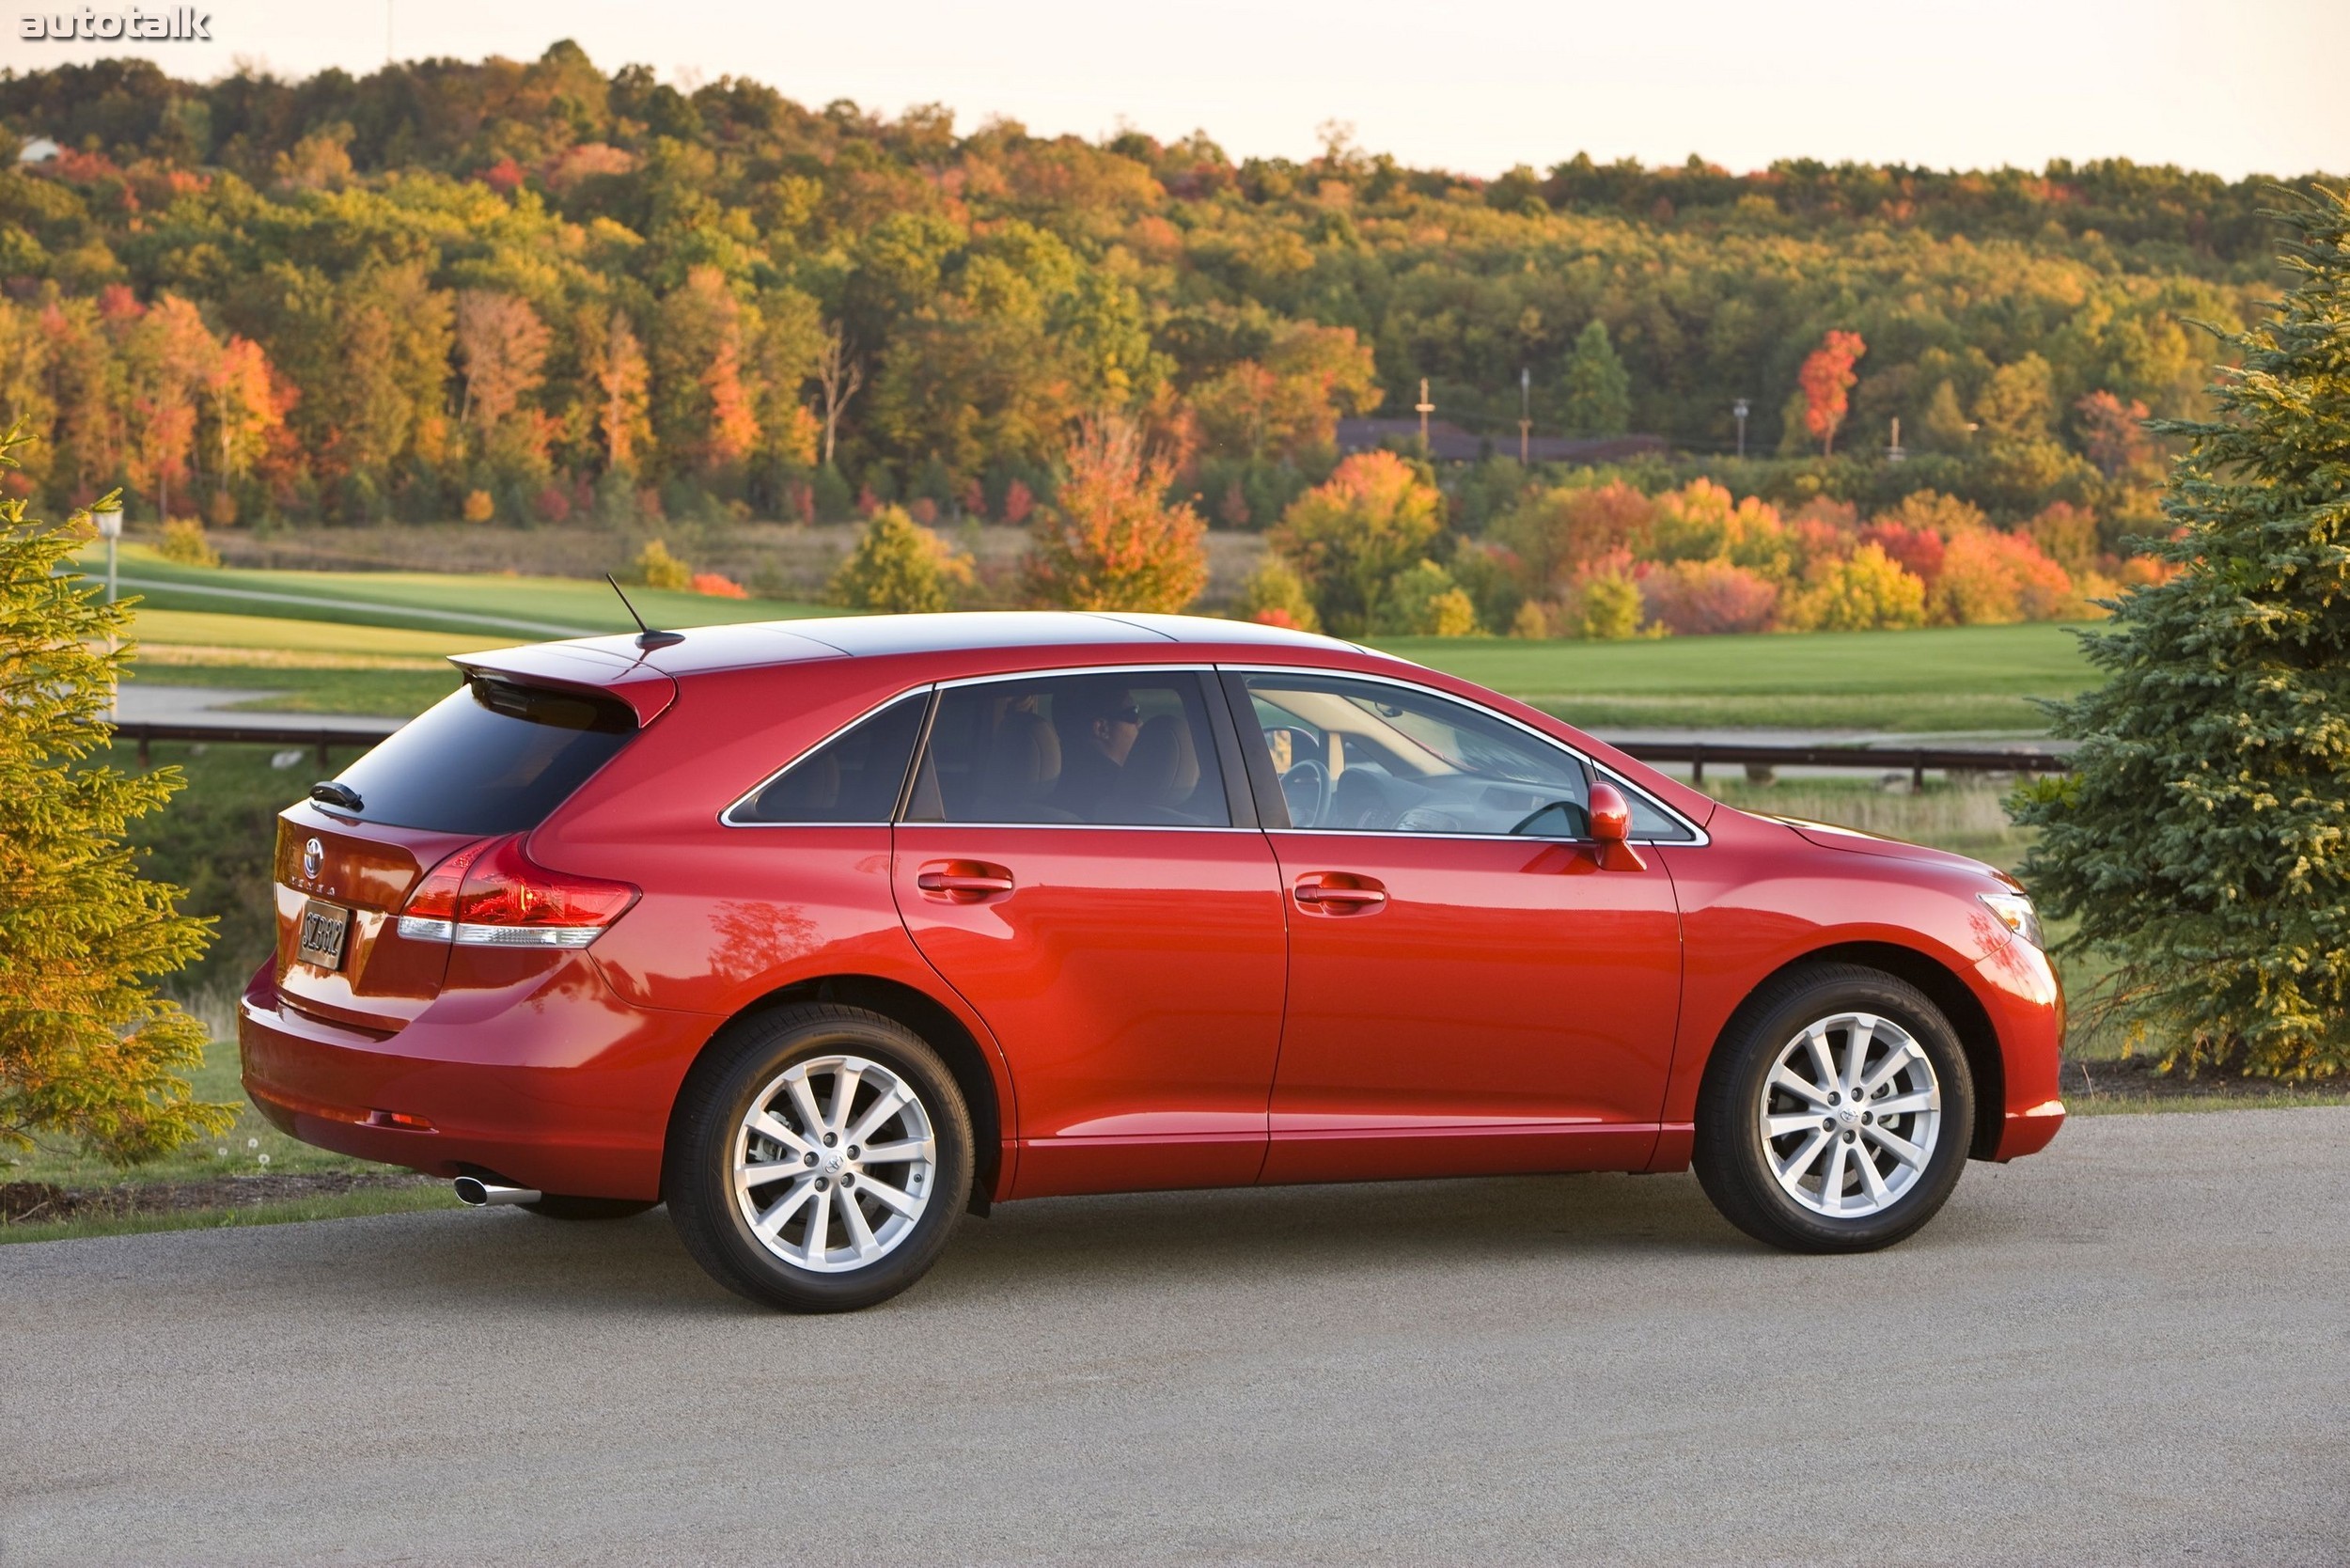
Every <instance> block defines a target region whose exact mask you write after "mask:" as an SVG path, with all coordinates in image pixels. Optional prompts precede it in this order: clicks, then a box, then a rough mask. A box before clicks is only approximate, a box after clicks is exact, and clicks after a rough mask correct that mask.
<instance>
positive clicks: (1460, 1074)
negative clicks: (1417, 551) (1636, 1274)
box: [1224, 670, 1695, 1181]
mask: <svg viewBox="0 0 2350 1568" xmlns="http://www.w3.org/2000/svg"><path fill="white" fill-rule="evenodd" d="M1224 679H1225V682H1226V686H1227V690H1228V692H1229V694H1230V698H1231V703H1232V707H1233V710H1234V712H1235V714H1236V715H1238V716H1241V720H1242V722H1241V724H1240V727H1239V728H1240V730H1241V735H1242V745H1243V746H1244V748H1245V749H1246V751H1247V752H1248V753H1249V757H1248V760H1249V763H1250V767H1251V770H1252V772H1253V773H1254V774H1255V776H1256V777H1257V778H1258V779H1259V780H1260V786H1261V787H1260V789H1259V798H1260V801H1261V807H1262V814H1263V815H1264V816H1265V817H1266V818H1267V819H1268V821H1267V837H1268V838H1269V839H1270V840H1271V842H1272V844H1273V846H1274V853H1275V855H1276V856H1277V858H1278V860H1279V862H1280V868H1281V877H1282V883H1283V886H1284V887H1285V889H1286V890H1287V896H1288V898H1289V902H1290V911H1289V912H1290V926H1291V935H1290V962H1289V994H1288V1002H1287V1008H1286V1013H1285V1024H1284V1027H1283V1034H1282V1043H1281V1058H1280V1063H1279V1068H1278V1071H1277V1074H1276V1076H1275V1080H1274V1090H1273V1101H1272V1146H1271V1149H1270V1152H1269V1154H1268V1157H1267V1161H1266V1167H1265V1173H1264V1180H1266V1181H1322V1180H1340V1179H1351V1178H1358V1177H1373V1176H1395V1175H1412V1174H1442V1173H1450V1172H1473V1171H1509V1170H1559V1169H1577V1168H1631V1167H1637V1166H1638V1165H1640V1164H1642V1163H1644V1161H1645V1160H1646V1158H1647V1155H1648V1152H1649V1150H1650V1149H1651V1148H1652V1147H1653V1143H1654V1140H1655V1137H1656V1135H1657V1131H1658V1125H1657V1118H1658V1115H1659V1113H1660V1110H1661V1107H1662V1104H1663V1100H1664V1091H1665V1080H1666V1074H1667V1072H1668V1069H1669V1067H1670V1065H1671V1057H1672V1043H1673V1028H1674V1024H1675V1021H1676V1016H1677V1013H1678V1010H1679V1006H1680V993H1681V937H1680V917H1679V913H1678V911H1677V909H1676V906H1675V903H1674V898H1673V888H1672V881H1671V878H1670V876H1669V874H1668V872H1667V870H1666V868H1665V866H1664V864H1663V858H1662V856H1659V855H1654V854H1653V853H1651V854H1647V855H1640V854H1638V853H1637V848H1636V853H1635V855H1632V856H1630V857H1624V858H1623V859H1622V860H1621V862H1620V863H1618V864H1614V865H1608V866H1604V865H1603V864H1602V861H1601V857H1600V856H1599V855H1598V854H1597V853H1596V852H1595V846H1593V845H1592V844H1591V843H1590V841H1589V840H1588V838H1587V833H1588V823H1589V819H1588V815H1587V808H1588V804H1589V800H1590V769H1589V766H1588V764H1587V763H1586V762H1585V761H1584V760H1582V759H1581V758H1579V757H1577V756H1575V754H1574V753H1573V752H1571V751H1569V750H1567V749H1566V748H1564V747H1563V746H1560V745H1558V744H1557V743H1555V742H1553V741H1551V740H1549V739H1548V738H1546V737H1543V736H1542V735H1540V734H1538V733H1536V732H1535V731H1533V730H1531V729H1527V728H1525V727H1523V726H1521V725H1518V724H1516V723H1514V722H1512V721H1511V720H1509V719H1506V718H1504V717H1502V716H1501V715H1499V714H1497V713H1492V712H1490V711H1488V710H1485V709H1482V708H1479V707H1476V706H1474V705H1472V704H1469V703H1465V702H1463V701H1460V700H1458V699H1456V698H1450V697H1448V696H1445V695H1443V694H1440V693H1437V692H1434V691H1430V690H1428V689H1426V688H1423V687H1418V686H1414V685H1409V684H1405V683H1402V682H1389V681H1384V680H1375V679H1370V678H1364V677H1355V676H1339V675H1332V674H1329V673H1326V672H1306V671H1292V672H1279V671H1269V670H1249V671H1233V672H1229V673H1227V674H1226V676H1225V677H1224ZM1252 721H1253V722H1252ZM1269 795H1270V796H1274V797H1277V798H1268V796H1269ZM1638 804H1639V806H1640V808H1641V809H1640V810H1639V811H1638V812H1637V815H1636V822H1637V823H1641V824H1643V825H1644V826H1645V828H1646V829H1647V831H1648V832H1649V833H1650V834H1652V835H1654V834H1659V833H1668V834H1673V835H1676V836H1684V835H1685V836H1686V837H1689V838H1694V837H1695V834H1694V832H1692V831H1690V830H1688V829H1687V828H1686V827H1685V824H1678V823H1674V822H1673V821H1672V820H1670V819H1669V815H1668V814H1667V813H1664V812H1663V811H1662V810H1661V808H1657V807H1656V806H1655V804H1654V803H1653V802H1648V801H1645V800H1642V801H1641V802H1639V803H1638ZM1636 862H1637V866H1636V864H1635V863H1636Z"/></svg>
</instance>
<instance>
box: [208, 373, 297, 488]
mask: <svg viewBox="0 0 2350 1568" xmlns="http://www.w3.org/2000/svg"><path fill="white" fill-rule="evenodd" d="M289 401H290V398H289V397H288V395H287V392H286V389H285V388H283V387H281V386H279V385H278V384H277V381H276V378H275V377H274V375H273V374H272V373H271V370H270V363H269V355H268V354H267V353H263V352H262V349H261V345H260V344H258V343H256V342H254V341H253V340H252V339H251V338H249V337H237V336H234V335H233V334H232V335H231V336H230V337H229V339H228V341H227V344H226V345H224V346H223V348H222V349H221V352H220V355H219V357H218V358H216V359H215V360H213V362H212V365H211V370H210V372H209V373H208V374H207V375H206V376H205V378H204V406H205V410H206V412H207V413H208V414H209V415H210V416H211V422H212V428H211V442H210V445H211V450H212V454H213V462H212V478H213V482H214V485H215V486H216V488H217V490H218V492H219V494H221V495H222V496H226V495H227V493H228V487H229V486H230V485H231V484H233V483H235V482H236V481H237V480H239V479H242V478H244V477H245V476H246V475H247V474H249V473H251V472H252V471H253V469H254V466H255V465H256V464H257V463H259V462H260V461H261V459H262V457H263V455H264V454H265V453H267V452H268V450H269V447H270V440H271V437H272V436H273V435H274V434H275V433H276V431H278V429H279V428H280V427H281V426H282V425H283V424H284V422H285V413H286V407H287V404H288V403H289Z"/></svg>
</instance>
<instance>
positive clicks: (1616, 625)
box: [1570, 566, 1641, 642]
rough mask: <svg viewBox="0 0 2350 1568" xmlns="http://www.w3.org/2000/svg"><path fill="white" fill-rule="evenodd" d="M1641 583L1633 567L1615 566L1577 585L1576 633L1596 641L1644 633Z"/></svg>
mask: <svg viewBox="0 0 2350 1568" xmlns="http://www.w3.org/2000/svg"><path fill="white" fill-rule="evenodd" d="M1640 603H1641V601H1640V585H1639V584H1638V583H1637V582H1635V581H1634V580H1633V577H1632V574H1631V572H1630V571H1629V570H1628V569H1627V568H1625V567H1622V566H1613V567H1608V568H1606V569H1604V570H1602V571H1598V572H1592V573H1591V574H1590V575H1589V576H1587V577H1585V578H1584V579H1583V580H1582V581H1581V582H1579V583H1577V584H1576V585H1575V597H1574V600H1573V602H1572V605H1571V609H1570V614H1571V617H1572V622H1573V624H1574V626H1575V635H1577V636H1581V637H1589V638H1590V639H1591V640H1592V641H1593V642H1622V641H1623V640H1624V639H1625V638H1626V637H1635V636H1637V635H1640Z"/></svg>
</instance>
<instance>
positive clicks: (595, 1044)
mask: <svg viewBox="0 0 2350 1568" xmlns="http://www.w3.org/2000/svg"><path fill="white" fill-rule="evenodd" d="M715 1024H716V1021H715V1020H713V1019H708V1018H703V1017H701V1016H699V1015H698V1014H695V1013H682V1012H663V1011H654V1010H650V1009H640V1008H632V1007H628V1006H626V1005H624V1004H622V1003H621V1002H619V1000H618V999H617V998H616V997H614V996H612V994H611V992H610V990H609V989H608V988H607V987H606V986H605V985H604V984H603V979H602V977H601V976H599V975H598V974H597V972H596V970H595V967H594V965H593V964H591V963H589V962H588V960H587V956H586V955H585V954H576V953H575V954H569V955H566V956H565V957H564V958H563V959H561V960H560V961H558V962H557V963H556V964H554V965H553V966H552V967H551V968H550V969H548V970H547V971H545V972H543V973H542V974H540V975H539V976H536V977H534V978H533V979H532V980H529V981H527V982H525V983H523V984H519V985H516V986H513V987H509V988H507V989H505V990H500V991H471V992H461V993H452V994H449V995H446V996H442V997H441V998H440V999H439V1000H437V1001H435V1002H434V1003H433V1004H432V1005H431V1006H430V1007H428V1008H426V1009H425V1011H423V1013H421V1014H420V1015H419V1016H417V1017H416V1018H415V1020H414V1021H413V1022H411V1023H409V1024H408V1025H407V1026H406V1027H403V1028H401V1029H400V1030H399V1032H398V1033H396V1034H394V1035H392V1036H390V1037H389V1038H388V1039H379V1038H377V1037H375V1036H373V1035H370V1034H367V1033H363V1032H360V1031H357V1030H353V1029H348V1028H343V1027H337V1026H336V1025H334V1024H331V1023H328V1022H326V1021H324V1020H322V1019H320V1018H317V1017H315V1016H312V1015H310V1014H307V1013H305V1012H301V1011H297V1010H295V1009H294V1008H292V1007H290V1006H288V1005H287V1004H286V1003H285V1001H284V1000H283V999H282V998H281V997H280V996H278V993H277V984H276V980H275V978H274V974H273V972H272V967H271V966H270V965H267V964H265V965H263V966H262V968H261V969H260V970H259V971H258V973H257V974H255V975H254V977H253V980H252V981H251V982H250V983H249V984H248V985H247V986H246V988H245V993H244V996H243V999H242V1000H241V1002H240V1004H239V1009H238V1020H237V1039H238V1043H239V1045H240V1046H241V1047H242V1048H243V1057H244V1088H245V1092H246V1093H247V1094H249V1095H251V1096H252V1098H253V1103H254V1104H255V1105H257V1106H258V1107H259V1108H260V1111H261V1114H262V1115H264V1116H266V1117H268V1118H269V1120H270V1121H272V1122H274V1123H275V1124H276V1125H277V1126H278V1127H280V1128H282V1129H284V1130H285V1131H286V1132H288V1133H290V1134H291V1135H292V1136H293V1137H298V1138H300V1139H302V1140H303V1141H304V1142H305V1143H312V1144H316V1145H318V1146H319V1147H320V1148H321V1149H332V1150H334V1151H336V1152H337V1153H343V1154H351V1155H354V1156H356V1157H358V1158H360V1159H367V1160H380V1161H382V1162H384V1164H386V1165H400V1166H407V1167H409V1168H412V1169H415V1170H421V1171H424V1172H426V1173H427V1174H429V1175H434V1176H452V1177H453V1176H456V1175H459V1174H461V1173H462V1172H463V1171H464V1170H466V1169H469V1168H470V1169H477V1170H486V1171H491V1172H494V1173H495V1174H497V1175H500V1176H503V1177H505V1178H507V1179H508V1180H509V1181H511V1182H514V1183H517V1184H521V1185H524V1186H529V1187H536V1188H538V1189H540V1191H542V1192H559V1193H567V1194H576V1195H579V1196H582V1197H593V1198H624V1199H635V1200H655V1199H658V1198H659V1197H660V1196H661V1154H662V1144H663V1140H664V1137H665V1135H666V1130H667V1125H668V1119H669V1108H670V1106H671V1105H672V1104H673V1103H674V1102H675V1100H676V1098H677V1090H678V1085H679V1083H680V1082H681V1081H682V1079H683V1077H684V1075H685V1071H686V1069H687V1068H688V1067H689V1066H690V1065H691V1064H692V1062H693V1059H694V1056H695V1053H696V1052H697V1051H698V1050H699V1049H700V1048H701V1045H702V1043H704V1042H705V1041H706V1040H708V1039H709V1037H710V1033H711V1031H712V1029H713V1027H715ZM393 1117H399V1118H406V1119H420V1120H421V1121H424V1122H426V1123H429V1125H430V1129H431V1130H429V1131H427V1130H423V1129H419V1128H415V1127H413V1126H402V1125H398V1124H395V1123H393V1122H392V1121H391V1120H390V1119H391V1118H393Z"/></svg>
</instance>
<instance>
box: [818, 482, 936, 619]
mask: <svg viewBox="0 0 2350 1568" xmlns="http://www.w3.org/2000/svg"><path fill="white" fill-rule="evenodd" d="M970 582H971V562H970V558H969V557H965V556H963V555H961V554H958V553H957V552H956V551H955V550H953V549H952V548H950V547H949V546H948V543H947V541H945V540H942V539H940V538H939V537H938V536H937V535H936V534H934V533H932V531H931V530H930V529H928V528H925V527H924V526H922V525H920V524H919V523H917V522H916V521H915V520H914V519H913V518H912V517H911V516H909V515H907V512H906V510H905V508H903V507H884V508H882V509H881V510H878V511H876V512H875V513H873V517H872V521H870V522H869V523H867V524H866V525H865V526H864V528H863V529H862V530H861V531H860V532H859V533H858V535H857V541H856V548H855V549H854V550H852V551H850V552H849V556H848V558H847V559H845V560H843V561H842V562H841V563H840V569H839V570H838V571H837V572H834V573H833V574H832V582H831V584H830V585H829V586H828V588H826V590H825V591H826V595H827V597H829V598H830V599H831V601H832V602H833V603H834V604H841V605H845V606H847V607H848V608H850V609H853V610H876V611H879V612H881V613H883V614H885V615H909V614H930V613H934V612H936V611H939V610H944V609H947V608H948V607H949V606H950V604H951V603H952V596H953V590H954V589H955V588H958V587H966V586H968V585H969V583H970Z"/></svg>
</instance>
